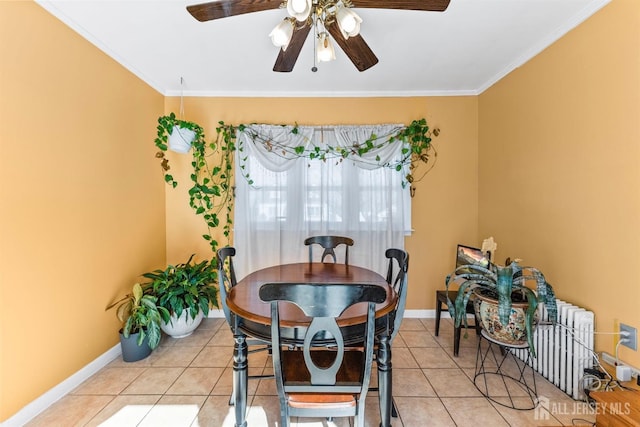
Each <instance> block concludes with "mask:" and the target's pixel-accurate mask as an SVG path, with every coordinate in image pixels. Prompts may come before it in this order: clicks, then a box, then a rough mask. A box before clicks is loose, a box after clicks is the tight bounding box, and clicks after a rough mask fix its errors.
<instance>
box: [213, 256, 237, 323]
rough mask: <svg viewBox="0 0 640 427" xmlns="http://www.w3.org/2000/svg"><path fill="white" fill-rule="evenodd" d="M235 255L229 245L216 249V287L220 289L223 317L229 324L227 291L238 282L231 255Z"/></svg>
mask: <svg viewBox="0 0 640 427" xmlns="http://www.w3.org/2000/svg"><path fill="white" fill-rule="evenodd" d="M235 255H236V249H235V248H233V247H231V246H227V247H224V248H221V249H218V254H217V258H218V284H219V286H218V287H219V289H220V302H221V304H222V311H223V312H224V317H225V318H226V319H227V323H229V326H231V313H230V311H229V307H228V306H227V292H229V290H230V289H231V288H233V287H234V286H235V285H236V284H237V283H238V282H237V280H236V272H235V269H234V268H233V257H234V256H235Z"/></svg>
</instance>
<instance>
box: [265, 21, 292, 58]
mask: <svg viewBox="0 0 640 427" xmlns="http://www.w3.org/2000/svg"><path fill="white" fill-rule="evenodd" d="M292 36H293V21H292V20H291V19H289V18H285V19H284V20H283V21H282V22H280V23H279V24H278V25H276V27H275V28H274V29H273V31H271V33H269V37H271V42H272V43H273V44H274V45H275V46H276V47H281V48H282V50H287V46H289V42H290V41H291V37H292Z"/></svg>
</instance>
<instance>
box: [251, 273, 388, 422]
mask: <svg viewBox="0 0 640 427" xmlns="http://www.w3.org/2000/svg"><path fill="white" fill-rule="evenodd" d="M259 294H260V299H261V300H262V301H265V302H270V303H271V345H272V347H273V349H274V350H273V368H274V373H275V378H276V388H277V391H278V397H279V400H280V417H281V425H282V426H284V427H286V426H289V417H293V416H298V417H329V418H332V417H354V418H355V420H354V425H355V426H357V427H364V418H365V400H366V395H367V391H368V389H369V381H370V377H371V365H372V363H373V341H374V332H375V305H376V304H377V303H382V302H383V301H384V300H385V299H386V291H385V289H384V288H383V287H380V286H378V285H374V284H336V283H331V284H327V283H267V284H265V285H262V286H261V287H260V292H259ZM329 301H330V302H331V303H330V304H329V303H328V302H329ZM361 302H367V303H368V304H367V321H366V329H365V333H364V337H363V340H364V346H363V348H362V349H346V348H345V343H344V338H343V336H342V332H341V330H340V327H339V326H338V323H337V319H338V317H339V316H340V314H341V313H342V312H343V311H344V310H346V309H347V308H349V307H350V306H352V305H354V304H357V303H361ZM288 303H290V304H294V305H296V306H298V307H299V308H300V309H301V310H302V311H303V312H304V314H305V315H306V316H308V317H310V318H311V323H310V324H309V326H308V327H307V328H306V330H305V331H301V334H303V335H302V336H303V337H304V341H303V342H304V345H303V347H302V351H300V350H291V349H289V350H288V349H286V348H283V346H284V345H286V344H287V343H286V342H285V340H283V339H282V337H281V329H282V325H281V324H280V310H286V309H288V307H287V308H285V306H286V305H287V304H288ZM301 338H302V337H301Z"/></svg>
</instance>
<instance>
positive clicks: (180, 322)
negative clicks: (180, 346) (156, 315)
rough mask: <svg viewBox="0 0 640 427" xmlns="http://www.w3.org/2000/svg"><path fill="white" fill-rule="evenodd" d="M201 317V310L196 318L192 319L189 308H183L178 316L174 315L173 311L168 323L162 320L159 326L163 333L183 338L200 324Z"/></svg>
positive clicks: (202, 315) (202, 316)
mask: <svg viewBox="0 0 640 427" xmlns="http://www.w3.org/2000/svg"><path fill="white" fill-rule="evenodd" d="M203 318H204V313H203V312H202V310H200V311H199V312H198V315H197V316H196V318H195V319H193V318H191V316H190V315H189V310H188V309H185V310H184V311H183V312H182V315H180V317H176V315H175V313H173V314H172V315H171V319H170V320H169V323H164V322H162V323H161V324H160V328H161V329H162V331H163V332H164V333H165V334H167V335H169V336H171V337H173V338H184V337H187V336H189V335H191V334H192V333H193V331H195V330H196V328H197V327H198V326H200V322H202V319H203Z"/></svg>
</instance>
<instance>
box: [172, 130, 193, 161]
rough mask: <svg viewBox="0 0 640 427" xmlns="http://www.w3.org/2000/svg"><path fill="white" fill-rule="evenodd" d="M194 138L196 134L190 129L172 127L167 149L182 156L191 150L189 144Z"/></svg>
mask: <svg viewBox="0 0 640 427" xmlns="http://www.w3.org/2000/svg"><path fill="white" fill-rule="evenodd" d="M195 137H196V133H195V132H194V131H192V130H191V129H185V128H181V127H178V126H174V127H173V131H172V132H171V135H169V149H170V150H171V151H175V152H176V153H181V154H184V153H186V152H188V151H189V150H190V149H191V143H192V142H193V139H194V138H195Z"/></svg>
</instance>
